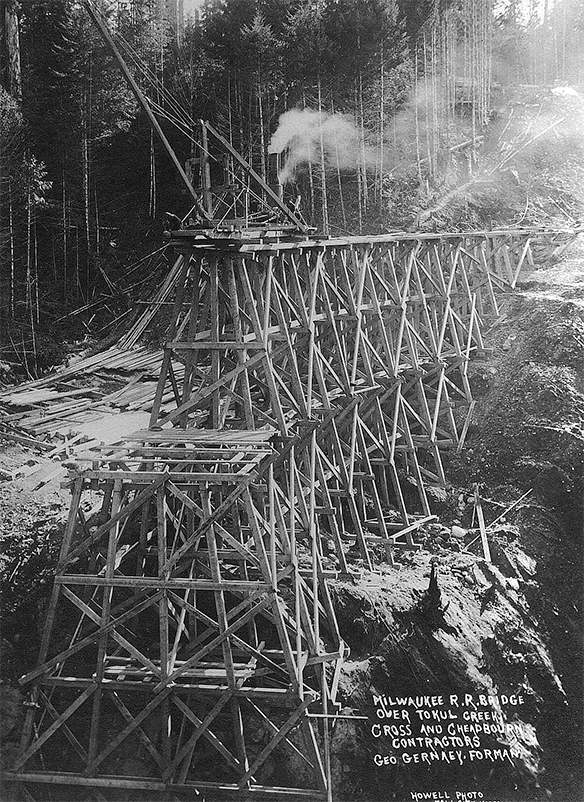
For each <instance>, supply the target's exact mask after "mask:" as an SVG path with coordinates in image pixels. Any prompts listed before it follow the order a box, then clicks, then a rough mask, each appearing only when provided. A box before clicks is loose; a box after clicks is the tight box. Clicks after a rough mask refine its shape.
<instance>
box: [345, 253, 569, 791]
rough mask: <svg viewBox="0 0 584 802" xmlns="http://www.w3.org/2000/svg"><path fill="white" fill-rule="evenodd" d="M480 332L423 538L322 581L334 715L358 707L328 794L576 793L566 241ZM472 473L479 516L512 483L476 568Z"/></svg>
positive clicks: (490, 510)
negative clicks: (332, 639) (464, 432)
mask: <svg viewBox="0 0 584 802" xmlns="http://www.w3.org/2000/svg"><path fill="white" fill-rule="evenodd" d="M488 340H489V342H488V345H490V346H492V347H494V353H493V357H492V358H491V359H490V360H489V361H488V362H487V363H485V364H482V365H477V366H476V368H475V371H474V385H475V391H476V392H477V394H478V395H479V396H480V399H479V404H478V405H477V410H476V415H475V419H474V425H473V428H472V430H471V431H470V433H469V438H468V440H467V447H466V449H465V451H464V453H463V454H462V455H461V456H460V457H457V458H454V459H453V460H452V462H451V465H450V477H451V479H452V481H453V487H452V488H451V489H450V491H449V492H448V493H447V494H446V497H445V498H443V503H442V505H441V509H439V510H437V512H440V524H438V525H434V527H433V529H430V530H429V531H427V532H426V539H425V549H424V550H423V551H421V552H419V553H418V554H414V555H412V554H410V555H405V556H403V557H401V558H400V559H399V562H398V564H397V565H396V566H395V567H393V568H389V567H388V568H387V569H386V570H385V573H384V575H383V577H382V579H381V580H375V579H373V578H367V577H365V578H364V581H363V582H362V583H361V584H360V585H359V586H350V585H345V584H338V585H337V586H336V587H335V593H334V598H335V603H336V607H337V612H338V616H339V620H340V626H341V632H342V634H343V636H344V637H345V638H346V639H347V641H348V643H349V644H350V645H351V647H352V654H351V661H350V662H349V663H348V664H347V666H346V670H345V673H344V676H343V679H342V682H341V688H342V692H343V694H344V702H345V705H346V709H345V712H346V713H347V712H348V713H349V714H351V715H356V714H358V715H364V716H366V717H367V721H363V720H351V719H344V720H342V721H339V723H338V724H337V726H336V731H335V736H334V739H333V753H334V758H333V770H334V772H335V777H336V781H337V783H338V786H339V792H340V793H341V794H344V795H345V796H346V797H353V798H359V799H372V800H373V799H384V800H387V799H410V798H411V797H410V792H411V791H414V792H424V791H425V792H428V791H432V792H450V793H451V794H452V795H453V797H452V798H456V797H455V793H456V791H458V792H468V793H469V794H472V793H476V792H480V793H482V794H483V795H484V796H483V797H482V798H484V799H497V800H499V801H500V802H507V800H521V801H522V802H526V800H534V799H554V800H557V802H577V800H580V799H582V798H584V790H583V788H582V773H581V760H582V754H583V737H582V736H583V733H582V723H583V720H584V719H583V705H582V695H583V694H582V683H581V677H582V665H583V653H582V637H581V633H582V534H583V530H582V498H583V492H582V491H583V485H584V470H583V468H584V244H579V243H576V244H574V245H573V246H571V248H570V250H569V252H568V253H566V254H565V255H564V258H563V259H562V261H561V262H560V263H558V264H556V265H542V266H541V267H540V268H539V269H536V270H534V271H533V272H532V273H531V274H530V275H527V276H526V277H525V278H524V281H523V283H522V285H521V287H520V288H519V291H518V292H517V293H516V294H515V295H514V296H513V297H511V298H510V299H509V302H508V304H507V308H506V311H505V314H504V315H503V316H502V317H501V318H500V319H499V320H498V321H497V322H496V324H495V325H494V326H493V328H492V330H491V331H490V333H489V336H488ZM473 482H479V483H480V488H481V495H482V497H483V498H484V499H486V500H485V501H484V502H483V506H484V509H485V518H486V521H487V524H488V523H489V522H491V521H493V520H495V519H496V518H497V517H498V516H499V515H500V514H501V513H502V512H505V510H506V509H507V508H508V507H509V506H510V505H511V503H512V502H513V501H515V500H518V499H520V498H521V497H522V496H524V494H527V495H525V497H524V498H523V500H522V501H521V502H520V503H519V504H518V505H517V506H516V507H515V508H514V509H513V510H512V511H510V512H509V513H508V514H507V515H506V516H504V517H503V518H502V519H501V520H500V521H499V522H498V523H497V525H496V526H494V527H493V528H491V529H489V540H490V547H491V555H492V561H493V562H492V564H488V563H487V562H485V561H484V559H482V557H481V556H480V551H481V549H480V540H479V541H478V542H475V543H474V544H472V540H473V539H474V537H476V532H475V531H473V530H471V531H470V532H469V530H468V528H469V527H470V526H472V515H473V507H474V504H473V497H472V492H471V486H472V483H473ZM475 526H476V523H475ZM432 563H435V565H436V568H435V569H432V568H431V566H432ZM432 570H435V572H436V577H435V579H436V581H434V578H433V577H432V574H431V571H432ZM436 583H437V584H436ZM384 695H385V699H382V698H381V699H380V697H383V696H384ZM481 696H482V697H487V699H481ZM375 697H378V698H377V700H376V699H375ZM409 697H414V698H413V699H412V700H411V702H412V704H409V702H408V699H409ZM415 697H419V698H415ZM451 697H452V700H451ZM488 697H491V698H490V699H488ZM464 699H468V701H469V706H468V708H466V709H465V708H464V707H462V706H461V705H462V700H464ZM511 699H512V700H514V701H515V702H516V704H512V703H511V702H510V701H509V700H511ZM400 700H401V704H400ZM440 700H441V703H440ZM451 701H453V702H454V704H455V707H454V708H452V706H451V705H450V702H451ZM482 701H485V702H486V704H484V705H482V704H481V702H482ZM505 702H506V703H505ZM418 704H419V705H420V706H417V705H418ZM459 706H460V707H459ZM449 709H450V713H449V712H448V710H449ZM436 711H437V712H436ZM440 711H442V712H440ZM473 712H474V713H475V714H476V715H475V716H474V717H473V716H472V713H473ZM428 713H429V714H430V715H429V716H428V718H425V717H426V716H427V714H428ZM441 715H444V716H445V717H446V716H447V715H451V716H452V717H453V718H451V719H448V718H443V719H442V720H441V719H440V716H441ZM473 721H474V727H473ZM424 722H426V724H438V725H439V726H440V725H441V726H442V733H441V737H442V740H441V741H433V738H434V736H435V733H433V731H432V730H431V729H429V728H428V729H426V730H424V731H423V732H422V733H420V725H421V724H423V723H424ZM469 723H470V727H469V726H468V724H469ZM379 724H381V725H389V727H390V729H388V730H385V733H386V735H383V734H381V735H380V730H379V727H378V726H377V727H376V726H375V725H379ZM408 724H409V725H410V735H409V736H408V731H407V730H406V729H405V727H407V725H408ZM459 725H461V726H459ZM485 725H487V726H485ZM491 725H494V728H493V729H490V726H491ZM396 727H397V729H395V728H396ZM382 733H383V731H382ZM428 733H430V734H431V737H430V738H429V739H426V737H425V736H426V735H428ZM449 734H454V738H457V739H458V740H451V741H450V742H449V741H448V739H447V738H446V739H444V736H448V735H449ZM420 735H422V737H423V738H424V740H418V738H419V737H420ZM408 737H409V738H410V740H408ZM412 738H413V740H412ZM467 738H470V741H468V740H466V739H467ZM475 738H478V741H475V740H474V739H475ZM479 741H480V745H478V746H477V745H476V744H477V743H479ZM432 751H436V752H437V753H438V758H434V757H432V755H431V753H432ZM472 753H474V754H472ZM415 755H417V757H415ZM424 755H429V756H428V757H424ZM341 789H342V790H341ZM468 798H479V797H473V796H470V795H469V796H468Z"/></svg>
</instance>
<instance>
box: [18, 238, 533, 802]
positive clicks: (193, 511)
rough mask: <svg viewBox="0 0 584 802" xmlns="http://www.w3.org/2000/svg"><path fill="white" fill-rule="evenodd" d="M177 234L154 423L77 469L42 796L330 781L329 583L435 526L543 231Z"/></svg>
mask: <svg viewBox="0 0 584 802" xmlns="http://www.w3.org/2000/svg"><path fill="white" fill-rule="evenodd" d="M175 247H176V248H177V251H178V257H177V262H176V264H175V267H174V269H173V271H172V276H173V278H172V282H169V283H168V285H167V286H166V287H165V289H164V292H165V295H164V298H165V299H166V302H168V300H171V302H172V306H171V310H172V311H171V312H170V314H169V313H164V312H163V311H162V312H161V311H160V310H164V309H168V308H169V307H168V306H163V304H162V302H160V303H159V305H158V316H159V321H158V324H157V325H159V326H164V328H165V329H166V339H165V345H164V360H163V366H162V372H161V376H160V381H159V384H158V390H157V394H156V398H155V401H154V405H153V409H152V415H151V423H150V427H149V429H147V430H143V431H139V432H136V433H134V434H133V435H132V436H131V437H128V438H127V439H126V440H125V441H124V442H123V443H122V444H120V445H116V446H108V447H103V448H102V449H101V452H99V453H98V454H96V453H92V454H91V455H89V456H88V462H87V464H86V465H85V466H84V467H83V469H78V470H75V471H72V472H71V476H70V482H71V488H72V503H71V509H70V514H69V519H68V523H67V526H66V532H65V537H64V541H63V545H62V549H61V556H60V561H59V566H58V570H57V575H56V579H55V585H54V589H53V594H52V597H51V601H50V606H49V611H48V617H47V622H46V626H45V630H44V637H43V641H42V645H41V652H40V656H39V662H38V666H37V668H35V669H34V671H32V672H30V673H29V674H28V675H27V676H25V677H23V679H22V683H23V685H25V686H28V685H30V686H31V687H32V691H31V695H30V699H29V702H28V704H29V710H28V714H27V718H26V723H25V727H24V732H23V738H22V750H21V754H20V756H19V758H18V762H17V765H16V766H15V770H14V772H13V773H12V774H11V776H12V778H13V779H15V780H17V781H18V783H19V788H20V789H21V792H22V795H23V798H25V799H31V798H32V799H35V798H37V799H60V798H63V797H60V796H59V793H61V791H62V790H63V787H69V791H68V793H71V788H78V789H79V792H80V794H81V793H83V794H84V795H85V796H84V798H87V799H98V800H103V799H112V798H119V796H116V794H118V795H119V794H120V793H121V792H124V793H128V794H132V795H133V796H132V798H136V799H148V800H150V799H154V798H160V799H177V800H178V799H182V798H184V794H185V792H189V793H190V794H191V795H192V793H193V789H197V790H198V791H199V792H201V793H203V794H204V795H208V796H209V797H213V796H214V795H223V796H227V797H228V798H232V799H242V798H247V797H250V798H251V797H254V796H258V797H264V798H269V799H274V798H278V797H279V796H286V797H288V798H290V797H291V795H292V794H295V795H296V796H297V797H298V798H302V797H304V798H308V799H318V798H323V799H329V800H330V799H331V794H332V790H331V777H330V749H329V740H328V739H329V728H328V722H329V720H330V719H331V718H334V716H335V715H336V713H337V712H338V703H337V700H336V694H337V685H338V681H339V676H340V671H341V668H342V662H343V657H344V655H345V654H346V647H345V645H344V643H343V641H342V639H341V637H340V635H339V631H338V628H337V624H336V618H335V613H334V609H333V605H332V602H331V597H330V594H329V588H328V586H327V582H328V581H329V580H330V579H331V578H335V577H339V576H346V577H349V576H350V574H351V572H352V571H354V570H355V568H356V567H357V568H358V567H359V566H362V567H365V568H369V569H370V568H372V567H373V566H374V565H375V563H376V562H378V561H379V560H387V561H390V562H391V560H392V552H393V550H394V549H395V548H407V549H412V548H416V544H415V543H414V540H413V534H414V532H415V530H416V528H417V527H418V526H420V525H421V524H422V523H423V522H424V521H428V520H430V519H431V517H432V516H431V510H430V507H429V504H428V499H427V494H426V489H425V487H426V484H427V483H428V482H430V483H434V484H435V483H438V484H440V483H444V482H445V477H444V468H443V465H442V456H441V455H442V453H443V450H444V449H445V448H447V447H453V446H456V445H457V444H459V443H460V441H461V438H463V437H464V433H465V431H466V428H467V426H468V421H469V415H470V412H469V410H470V411H472V396H471V391H470V386H469V381H468V376H467V368H468V363H469V360H470V359H471V358H473V356H477V355H481V354H483V353H484V344H483V340H482V334H481V324H482V321H483V320H484V318H485V317H486V316H488V315H492V314H496V313H497V311H498V306H497V297H496V296H497V291H498V290H499V289H500V288H505V287H509V286H513V285H514V283H515V281H516V280H517V277H518V275H519V272H520V270H521V268H522V266H523V264H524V263H525V262H530V261H532V260H531V251H530V240H529V237H528V236H522V237H521V236H515V237H513V236H511V235H506V234H501V235H490V236H480V235H450V236H442V237H438V236H435V237H434V236H429V235H419V236H414V235H412V236H401V237H396V236H389V235H388V236H385V237H371V238H345V239H342V240H315V241H309V240H304V241H300V242H286V243H283V242H280V243H269V244H267V243H265V244H257V243H256V244H251V243H250V244H241V243H233V242H231V243H230V242H222V243H220V244H218V243H209V242H204V241H203V242H202V241H201V239H200V238H198V237H195V236H191V235H190V234H189V232H177V233H176V236H175ZM156 312H157V310H156V303H155V304H154V307H153V309H151V310H148V311H147V312H146V313H145V317H144V318H143V319H142V321H138V323H137V326H138V327H139V326H141V325H143V323H144V320H146V321H147V322H148V323H150V324H152V323H153V322H155V321H154V318H155V317H156ZM130 336H132V335H130ZM461 413H462V414H461ZM81 788H83V789H84V790H83V792H81V790H80V789H81ZM35 789H36V790H35ZM51 789H57V790H56V791H55V790H51ZM112 793H113V796H112ZM128 798H130V797H128Z"/></svg>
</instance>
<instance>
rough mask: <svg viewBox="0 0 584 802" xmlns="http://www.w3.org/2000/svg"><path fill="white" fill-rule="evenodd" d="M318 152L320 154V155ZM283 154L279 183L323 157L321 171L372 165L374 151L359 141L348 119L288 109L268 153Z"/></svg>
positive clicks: (324, 112)
mask: <svg viewBox="0 0 584 802" xmlns="http://www.w3.org/2000/svg"><path fill="white" fill-rule="evenodd" d="M321 148H322V154H321ZM284 150H287V154H286V161H285V163H284V167H283V168H282V170H281V172H280V174H279V179H280V181H281V182H282V183H283V184H285V183H286V182H288V181H293V180H294V175H295V172H296V170H297V169H298V168H299V167H300V166H301V165H303V164H308V163H313V164H314V163H319V162H320V161H321V155H324V166H325V169H330V168H333V169H338V170H350V169H355V168H356V167H357V165H362V166H363V165H364V166H365V167H366V168H367V167H371V166H374V165H375V155H374V150H373V149H372V148H371V147H370V146H368V145H367V144H365V143H363V142H362V141H361V134H360V132H359V130H358V128H357V127H356V126H355V124H354V123H353V121H352V120H351V118H350V117H348V116H347V115H345V114H339V113H336V114H330V113H329V112H326V111H315V110H314V109H291V110H290V111H287V112H285V113H284V114H282V116H281V117H280V121H279V124H278V129H277V130H276V132H275V133H274V135H273V136H272V139H271V140H270V145H269V147H268V152H269V153H282V151H284Z"/></svg>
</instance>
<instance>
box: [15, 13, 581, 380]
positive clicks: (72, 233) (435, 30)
mask: <svg viewBox="0 0 584 802" xmlns="http://www.w3.org/2000/svg"><path fill="white" fill-rule="evenodd" d="M93 2H94V3H95V4H96V5H97V6H98V7H99V9H100V10H101V12H102V13H103V14H104V15H105V17H106V18H107V21H108V25H109V27H110V29H111V30H112V31H114V32H115V34H116V37H117V41H118V42H120V46H121V47H123V54H124V58H125V59H126V61H127V63H128V65H129V67H130V69H131V71H132V72H133V74H134V76H135V78H136V80H137V81H138V83H139V85H140V87H141V89H142V91H143V92H144V93H145V94H146V95H147V96H148V97H149V99H150V102H151V104H152V108H153V109H154V110H155V111H156V113H157V115H158V118H159V120H160V122H161V125H162V127H163V130H164V132H165V134H166V136H167V137H168V139H169V140H170V142H171V144H172V146H173V148H174V150H175V152H176V154H177V156H178V158H179V159H180V161H181V162H183V163H185V162H186V161H187V160H188V159H190V158H191V157H192V156H193V154H194V148H195V138H196V134H195V132H194V131H193V130H192V128H191V127H190V123H191V121H192V120H199V119H204V120H208V121H210V122H211V123H212V124H213V125H214V126H215V127H216V128H217V129H218V130H219V131H221V132H222V134H223V136H225V137H226V138H227V139H228V140H229V141H230V143H231V144H232V145H233V146H234V147H235V148H236V149H237V150H238V151H239V153H241V155H242V156H243V157H244V158H245V159H247V160H248V161H249V162H250V163H251V164H252V165H253V167H254V169H255V170H256V171H257V172H258V173H259V174H260V175H261V176H262V177H264V178H265V177H267V176H268V172H269V151H270V150H272V151H274V150H277V151H281V152H282V154H283V155H284V156H285V164H284V168H283V173H282V180H284V181H285V188H284V189H285V197H289V198H290V199H293V198H299V200H298V204H299V206H298V208H299V211H300V213H301V214H302V216H303V217H304V219H305V220H306V222H307V223H308V224H309V225H310V226H313V227H314V228H315V229H317V230H318V231H320V232H322V233H324V234H328V235H331V236H337V235H339V234H343V233H351V234H359V233H363V234H375V233H383V232H387V231H392V230H415V229H426V230H432V231H441V230H444V231H447V230H450V231H452V230H460V229H465V228H466V229H472V228H475V229H481V228H494V227H497V226H511V225H515V226H521V225H523V226H528V225H548V224H549V225H551V224H554V225H556V226H557V225H568V224H573V223H574V222H575V221H576V220H577V218H578V204H579V200H578V189H577V188H578V186H581V185H582V178H583V176H582V167H581V164H582V162H581V161H578V158H577V157H578V156H581V148H582V141H581V140H582V136H581V129H580V127H579V126H578V125H577V120H578V119H579V117H578V115H579V114H581V112H582V102H583V101H582V97H581V94H580V92H581V90H582V86H583V85H584V58H583V55H582V54H583V53H584V47H583V46H582V45H583V44H584V5H583V4H582V3H581V2H580V0H555V2H554V1H553V0H549V2H545V3H543V2H536V0H506V1H501V2H495V0H418V1H416V0H206V2H205V3H204V5H202V6H201V7H200V10H199V13H198V14H197V15H193V16H191V17H187V19H186V22H185V25H184V27H183V28H181V29H180V30H176V29H172V28H171V27H170V26H168V25H167V24H166V22H165V20H164V18H163V17H161V16H160V15H159V14H158V13H157V8H158V6H157V5H156V4H155V3H151V2H149V0H132V1H131V2H126V3H121V2H115V1H114V0H93ZM0 10H1V12H2V14H1V18H2V41H1V46H2V52H1V59H2V60H1V66H2V72H1V75H0V347H1V349H2V350H1V351H0V382H2V381H3V380H4V381H13V380H14V379H15V378H16V377H24V378H25V377H35V376H37V375H39V374H40V373H41V372H42V371H43V370H44V369H46V368H47V367H48V366H50V365H51V364H54V363H55V362H57V361H58V360H59V358H60V357H61V354H62V351H63V344H64V343H65V342H74V341H80V340H82V339H83V338H85V339H86V340H87V339H88V338H99V339H101V340H103V339H104V338H107V337H108V336H113V332H115V325H116V324H117V323H118V322H119V321H120V320H121V321H122V322H123V320H124V316H125V315H127V314H128V312H129V310H130V306H131V303H132V299H135V298H136V297H139V296H140V294H141V293H142V292H143V291H145V290H146V289H147V287H148V286H149V284H150V283H151V282H153V281H154V282H156V281H157V280H159V279H160V276H161V275H162V274H163V272H164V270H165V269H166V267H167V261H166V260H167V257H166V254H165V251H164V240H163V237H162V233H163V224H164V219H165V215H166V213H167V212H171V213H173V214H176V215H178V216H183V215H184V214H185V213H186V212H187V211H188V208H189V205H190V198H189V197H188V195H187V193H186V192H185V191H184V190H183V189H182V187H181V183H180V181H179V180H178V177H177V174H176V171H175V169H174V167H173V165H172V163H171V161H170V160H169V158H168V155H167V153H166V152H165V150H164V149H163V148H162V147H161V145H160V143H159V141H158V140H157V138H156V137H155V135H154V134H153V132H152V130H151V127H150V125H149V122H148V119H147V117H146V115H145V114H144V112H143V111H142V110H141V109H140V107H139V105H138V104H137V103H136V101H135V99H134V97H133V95H132V93H131V92H130V91H129V89H128V87H127V85H126V83H125V81H124V79H123V77H122V74H121V72H120V69H119V67H118V65H117V64H116V62H115V60H114V58H113V56H112V53H111V52H110V50H109V48H108V47H107V46H106V45H105V44H104V42H103V40H102V38H101V37H100V34H99V31H97V30H96V29H95V28H94V26H93V24H92V22H91V19H90V17H89V15H88V13H87V9H86V7H85V4H84V3H82V2H76V0H21V1H20V2H17V0H2V2H0ZM570 165H571V166H570ZM568 167H569V169H568ZM560 185H561V186H560ZM558 187H560V191H559V194H558V192H556V191H554V189H558ZM562 193H563V194H562ZM549 196H552V197H553V200H552V198H551V197H549ZM168 258H169V257H168Z"/></svg>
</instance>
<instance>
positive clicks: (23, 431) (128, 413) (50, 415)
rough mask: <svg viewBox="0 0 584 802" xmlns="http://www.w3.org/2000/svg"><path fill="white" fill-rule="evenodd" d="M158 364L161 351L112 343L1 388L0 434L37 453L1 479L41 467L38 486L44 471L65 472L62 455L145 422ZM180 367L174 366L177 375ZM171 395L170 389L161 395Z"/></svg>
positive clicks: (75, 452)
mask: <svg viewBox="0 0 584 802" xmlns="http://www.w3.org/2000/svg"><path fill="white" fill-rule="evenodd" d="M161 364H162V351H159V350H156V351H150V350H148V349H146V348H145V347H143V346H138V347H134V348H131V349H127V348H124V349H123V350H122V348H121V347H120V345H115V346H112V347H110V348H108V349H107V350H105V351H102V352H100V353H97V354H93V355H91V356H87V357H82V358H80V359H76V360H74V361H73V362H71V363H70V365H68V366H67V367H64V368H61V369H59V370H57V371H55V372H53V373H51V374H50V375H48V376H45V377H43V378H42V379H37V380H36V381H31V382H28V383H26V384H23V385H20V386H19V387H17V388H10V389H7V390H5V391H4V392H2V393H0V440H5V441H11V442H16V443H20V444H21V445H24V446H26V447H28V448H31V449H34V450H35V451H36V453H37V455H38V457H39V459H38V460H37V461H36V463H35V462H34V461H33V460H29V463H33V464H29V465H26V466H23V467H22V468H19V469H18V470H17V471H12V472H7V471H3V472H2V475H1V476H0V479H4V480H11V479H16V478H21V477H22V476H26V475H33V474H35V473H36V472H38V473H40V472H41V471H42V473H43V477H42V481H41V483H40V485H37V486H42V485H44V484H46V482H45V481H44V479H45V478H46V477H47V476H48V477H49V478H48V479H47V481H50V479H52V478H55V476H58V475H60V474H61V473H63V472H64V471H63V470H62V469H61V463H62V461H63V460H65V459H70V458H71V457H75V456H77V455H78V454H80V453H81V452H86V451H89V450H91V449H93V448H95V447H99V446H102V445H104V444H107V443H112V442H117V441H118V440H120V439H121V438H122V437H123V435H124V434H126V433H127V432H128V431H132V430H133V429H135V428H137V426H140V425H146V424H147V420H148V417H147V416H148V413H149V412H150V410H151V408H152V404H153V401H154V394H155V391H156V384H157V379H158V375H159V373H160V369H161ZM181 368H182V366H181V365H177V366H176V373H177V375H179V376H180V373H181ZM171 397H172V398H174V396H173V393H172V391H169V393H168V398H165V399H164V401H165V402H166V401H167V400H170V399H171ZM139 413H141V415H140V414H139ZM112 438H113V439H112ZM47 459H50V460H55V461H57V462H58V465H57V467H56V468H55V470H54V471H51V470H49V471H48V472H47V463H46V460H47ZM53 474H54V475H53Z"/></svg>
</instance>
